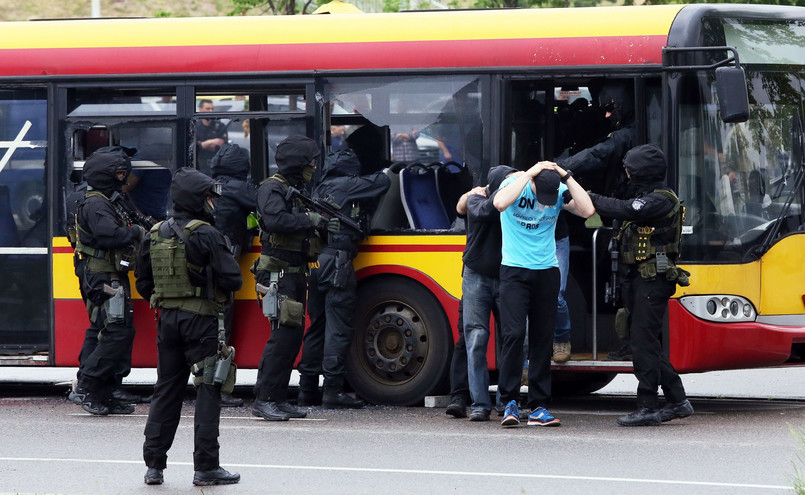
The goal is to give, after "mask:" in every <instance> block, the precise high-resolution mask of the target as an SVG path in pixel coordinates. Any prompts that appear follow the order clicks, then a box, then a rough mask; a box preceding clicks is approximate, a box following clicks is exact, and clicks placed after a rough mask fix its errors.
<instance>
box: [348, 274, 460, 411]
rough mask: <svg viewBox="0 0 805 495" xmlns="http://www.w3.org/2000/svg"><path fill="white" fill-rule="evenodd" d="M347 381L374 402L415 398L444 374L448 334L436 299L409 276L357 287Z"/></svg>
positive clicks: (413, 400) (397, 402)
mask: <svg viewBox="0 0 805 495" xmlns="http://www.w3.org/2000/svg"><path fill="white" fill-rule="evenodd" d="M355 317H356V319H355V335H354V337H353V339H352V346H351V347H350V352H349V354H348V357H347V363H346V364H347V380H348V381H349V384H350V386H351V387H352V389H353V390H354V391H355V392H356V393H357V394H358V395H359V396H360V397H362V398H363V399H366V400H367V401H369V402H371V403H374V404H388V405H412V404H417V403H420V402H421V401H422V400H423V399H424V398H425V396H426V395H428V394H429V393H431V392H432V391H433V390H435V389H436V388H437V387H438V386H439V385H440V383H441V382H442V381H443V380H444V379H445V378H446V376H447V370H448V368H449V366H450V360H449V356H450V350H451V348H452V342H453V340H452V338H451V335H450V331H449V328H450V325H449V322H448V320H447V316H446V315H445V314H444V310H443V309H442V307H441V305H440V304H439V302H438V301H437V300H436V298H435V297H434V296H433V295H432V294H431V293H430V292H429V291H428V290H427V289H425V288H424V287H423V286H422V285H420V284H418V283H416V282H414V281H413V280H410V279H404V278H393V279H390V278H382V279H375V280H371V281H369V282H367V283H365V284H363V285H362V286H361V287H360V288H359V289H358V304H357V308H356V312H355Z"/></svg>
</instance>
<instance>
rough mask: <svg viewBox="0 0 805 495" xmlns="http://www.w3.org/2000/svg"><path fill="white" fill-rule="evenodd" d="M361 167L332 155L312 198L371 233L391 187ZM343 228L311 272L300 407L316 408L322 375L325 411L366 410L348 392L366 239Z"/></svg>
mask: <svg viewBox="0 0 805 495" xmlns="http://www.w3.org/2000/svg"><path fill="white" fill-rule="evenodd" d="M361 169H362V164H361V161H360V160H359V159H358V156H357V155H356V154H355V153H354V152H353V151H352V150H343V151H338V152H336V153H333V154H331V155H330V156H328V158H327V162H326V164H325V166H324V173H323V176H322V182H321V183H320V184H319V185H318V186H317V187H316V189H315V191H314V192H313V196H314V198H321V199H324V200H327V201H330V202H332V203H333V205H334V207H337V208H338V209H339V210H340V213H341V214H342V215H344V216H345V217H349V218H351V219H352V220H355V221H356V222H357V223H358V224H359V225H361V230H362V231H363V232H366V231H368V226H369V225H370V224H371V216H372V214H373V213H374V210H375V209H376V208H377V204H378V200H379V198H380V196H382V195H383V194H384V193H385V192H386V191H387V190H388V189H389V187H390V186H391V181H390V180H389V178H388V176H387V175H386V174H385V173H383V172H382V171H377V172H374V173H369V174H362V173H361ZM363 232H355V231H353V230H350V229H346V228H344V227H343V225H342V226H341V228H340V230H339V231H338V232H330V233H329V237H328V243H327V247H325V248H324V249H323V250H322V253H321V255H319V259H318V261H319V263H318V267H317V268H314V269H313V270H312V271H311V273H310V293H309V306H308V310H309V313H310V328H308V330H307V332H305V340H304V342H305V343H304V347H303V348H302V360H301V361H300V362H299V374H300V382H299V397H298V399H297V404H299V405H300V406H312V405H315V404H316V403H317V402H318V396H317V392H318V386H319V375H320V374H324V387H323V391H324V393H323V399H322V401H323V405H324V407H325V408H332V409H336V408H352V409H359V408H361V407H363V401H362V400H360V399H355V398H353V397H351V396H349V395H347V394H345V393H344V386H345V381H344V377H345V375H346V366H345V365H346V357H347V352H348V351H349V346H350V343H351V342H352V334H353V333H354V326H353V321H354V319H355V304H356V294H355V291H356V288H357V281H356V280H355V268H354V266H353V265H352V260H353V259H355V256H356V255H357V254H358V242H360V241H361V240H362V239H363V237H364V234H363Z"/></svg>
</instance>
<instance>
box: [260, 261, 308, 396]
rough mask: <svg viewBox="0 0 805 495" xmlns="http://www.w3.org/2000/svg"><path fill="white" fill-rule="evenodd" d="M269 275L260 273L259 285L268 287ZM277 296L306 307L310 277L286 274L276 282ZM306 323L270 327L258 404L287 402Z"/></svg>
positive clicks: (261, 360) (261, 366) (262, 363)
mask: <svg viewBox="0 0 805 495" xmlns="http://www.w3.org/2000/svg"><path fill="white" fill-rule="evenodd" d="M269 279H270V273H269V272H267V271H263V270H260V271H258V272H257V281H258V282H259V283H261V284H263V285H265V286H268V284H269V283H270V282H269ZM277 288H278V293H279V294H280V295H283V296H287V297H289V298H291V299H293V300H294V301H297V302H300V303H302V304H305V296H306V292H307V276H306V275H305V274H304V273H285V274H284V276H282V277H281V278H280V279H279V281H278V282H277ZM304 332H305V326H304V322H302V325H300V326H289V325H279V324H278V323H276V322H274V323H272V324H271V335H270V336H269V338H268V342H266V346H265V348H264V349H263V355H262V356H261V357H260V367H259V369H258V370H257V382H256V383H255V386H254V395H255V397H257V399H259V400H263V401H271V402H285V400H286V399H287V397H288V382H289V381H290V379H291V371H292V370H293V365H294V361H295V360H296V356H297V355H298V354H299V348H300V347H301V346H302V336H303V335H304Z"/></svg>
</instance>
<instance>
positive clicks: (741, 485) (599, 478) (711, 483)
mask: <svg viewBox="0 0 805 495" xmlns="http://www.w3.org/2000/svg"><path fill="white" fill-rule="evenodd" d="M0 462H64V463H76V464H88V463H89V464H140V465H141V464H142V463H143V461H139V460H138V461H127V460H112V459H57V458H46V457H0ZM169 464H170V465H173V466H191V467H192V466H193V463H192V462H170V463H169ZM227 467H230V468H252V469H289V470H306V471H343V472H354V473H388V474H417V475H422V474H431V475H440V476H476V477H489V478H530V479H553V480H579V481H610V482H615V483H646V484H653V485H685V486H715V487H724V488H757V489H759V490H788V491H790V490H791V487H790V486H781V485H760V484H753V483H722V482H717V481H686V480H663V479H651V478H615V477H610V476H569V475H558V474H532V473H479V472H475V471H436V470H429V469H384V468H359V467H338V466H283V465H280V464H231V463H227Z"/></svg>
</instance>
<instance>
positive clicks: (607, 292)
mask: <svg viewBox="0 0 805 495" xmlns="http://www.w3.org/2000/svg"><path fill="white" fill-rule="evenodd" d="M612 228H613V232H612V237H611V238H610V239H609V246H608V247H607V251H609V260H610V267H609V268H610V270H611V271H612V273H611V274H610V278H609V282H606V284H604V302H606V303H610V304H612V305H613V306H617V305H618V258H619V257H620V253H619V252H618V240H619V239H618V238H619V237H620V230H619V229H618V221H617V220H615V221H614V222H612Z"/></svg>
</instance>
